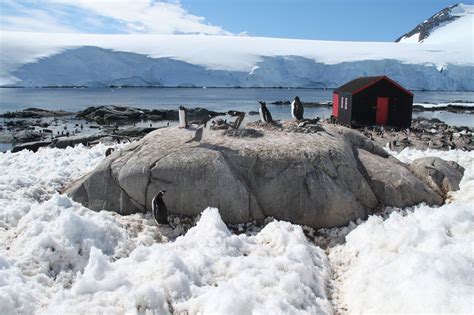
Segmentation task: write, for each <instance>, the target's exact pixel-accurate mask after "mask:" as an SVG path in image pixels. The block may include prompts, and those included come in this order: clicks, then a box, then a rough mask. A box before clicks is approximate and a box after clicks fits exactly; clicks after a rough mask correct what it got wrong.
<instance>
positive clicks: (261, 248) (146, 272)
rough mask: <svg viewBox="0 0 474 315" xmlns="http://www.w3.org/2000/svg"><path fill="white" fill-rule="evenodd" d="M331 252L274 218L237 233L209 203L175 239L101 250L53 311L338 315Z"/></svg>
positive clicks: (94, 252)
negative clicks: (330, 293) (118, 254)
mask: <svg viewBox="0 0 474 315" xmlns="http://www.w3.org/2000/svg"><path fill="white" fill-rule="evenodd" d="M324 257H325V255H324V253H323V252H322V251H321V250H320V249H318V248H316V247H314V246H312V245H310V244H309V243H308V242H307V240H306V238H305V236H304V234H303V232H302V229H301V228H300V227H298V226H295V225H291V224H290V223H286V222H273V223H270V224H268V225H267V226H266V227H265V228H264V229H263V230H262V231H261V232H260V233H258V234H257V235H256V236H246V235H245V234H241V235H239V236H237V235H234V234H231V233H230V232H229V230H228V229H227V227H226V225H225V224H224V223H223V221H222V219H221V218H220V216H219V213H218V210H217V209H214V208H208V209H206V210H205V211H204V212H203V213H202V216H201V219H200V220H199V221H198V223H197V224H196V226H195V227H193V228H192V229H190V230H189V231H188V233H187V234H186V235H184V236H182V237H179V238H178V239H177V240H176V241H175V242H173V243H163V244H153V245H152V246H148V247H147V246H139V247H137V248H136V249H135V250H134V251H133V252H132V253H131V254H130V256H129V257H126V258H123V259H119V260H116V261H113V262H112V261H110V259H109V257H108V255H107V254H105V253H103V252H102V251H101V250H100V249H93V250H92V251H91V255H90V259H89V263H88V265H87V266H86V268H85V270H84V272H83V273H82V274H80V275H78V277H77V280H76V282H75V283H74V284H73V285H72V288H71V290H68V291H66V292H64V293H63V294H58V295H57V296H56V297H55V298H54V299H53V302H52V303H51V304H50V305H49V307H48V308H47V309H46V312H47V313H50V312H53V313H61V312H65V311H68V310H71V309H74V310H75V311H77V312H80V313H85V312H107V313H111V312H113V313H116V312H120V313H121V312H147V311H148V312H150V311H153V312H157V313H160V314H163V313H168V312H172V311H174V312H177V313H180V312H185V313H187V314H198V313H205V314H230V313H234V314H250V313H256V314H264V313H277V314H278V313H288V312H290V313H313V314H314V313H319V314H321V313H331V312H332V309H331V306H330V303H329V301H328V300H327V296H326V290H325V287H326V279H327V278H328V274H327V272H328V266H327V262H326V260H325V258H324Z"/></svg>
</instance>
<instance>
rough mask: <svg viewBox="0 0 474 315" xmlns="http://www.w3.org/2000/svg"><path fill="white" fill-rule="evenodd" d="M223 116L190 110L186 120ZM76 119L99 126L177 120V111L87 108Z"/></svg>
mask: <svg viewBox="0 0 474 315" xmlns="http://www.w3.org/2000/svg"><path fill="white" fill-rule="evenodd" d="M219 115H225V113H219V112H214V111H210V110H207V109H205V108H200V107H196V108H191V109H188V119H189V120H196V121H207V120H209V117H216V116H219ZM77 117H78V118H82V119H86V120H88V121H95V122H97V123H99V124H108V123H119V122H132V121H138V120H142V119H143V120H154V121H156V120H178V109H165V110H158V109H153V110H149V109H142V108H135V107H124V106H115V105H109V106H98V107H87V108H86V109H84V110H83V111H80V112H78V113H77Z"/></svg>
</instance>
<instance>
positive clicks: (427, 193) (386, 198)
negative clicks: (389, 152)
mask: <svg viewBox="0 0 474 315" xmlns="http://www.w3.org/2000/svg"><path fill="white" fill-rule="evenodd" d="M358 152H359V158H360V160H361V162H362V164H363V165H364V167H365V169H366V170H367V173H368V175H369V177H370V179H371V181H370V182H371V187H372V190H373V192H374V193H375V195H376V196H377V199H378V200H379V201H380V202H381V203H382V204H383V205H385V206H390V207H399V208H403V207H407V206H411V205H415V204H418V203H421V202H426V203H428V204H430V205H441V204H442V203H443V201H444V200H443V198H442V197H441V196H440V195H438V194H437V193H436V192H435V191H433V190H432V189H431V188H430V186H428V185H426V184H425V183H424V182H422V181H421V180H420V179H419V178H418V177H416V176H413V175H414V174H412V173H411V172H410V169H409V168H408V167H407V166H406V165H405V164H403V163H401V162H399V161H398V160H397V159H395V158H393V157H389V158H385V159H384V158H382V157H380V156H377V155H374V154H370V153H369V152H367V151H364V150H358Z"/></svg>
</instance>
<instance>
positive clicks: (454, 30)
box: [399, 3, 474, 59]
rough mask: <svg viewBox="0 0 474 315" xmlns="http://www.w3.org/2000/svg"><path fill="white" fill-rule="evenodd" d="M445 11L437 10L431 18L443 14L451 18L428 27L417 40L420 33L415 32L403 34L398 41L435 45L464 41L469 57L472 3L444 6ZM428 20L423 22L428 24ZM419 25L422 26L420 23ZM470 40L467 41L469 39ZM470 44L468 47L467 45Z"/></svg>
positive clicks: (473, 23)
mask: <svg viewBox="0 0 474 315" xmlns="http://www.w3.org/2000/svg"><path fill="white" fill-rule="evenodd" d="M445 10H446V12H439V13H438V14H435V15H434V16H433V17H432V18H431V19H432V20H436V19H439V18H440V17H441V15H442V14H443V13H444V14H443V15H444V16H448V17H452V18H454V19H453V20H450V21H446V22H441V23H440V25H437V26H434V27H430V28H429V35H428V36H427V37H426V38H424V39H422V40H421V41H420V40H419V35H420V33H419V32H418V33H415V34H413V35H411V36H408V37H407V36H404V37H403V38H401V39H400V41H399V42H400V43H418V42H420V43H423V44H435V45H446V46H448V45H456V44H458V43H465V44H466V48H467V49H470V52H471V59H472V58H473V57H472V52H473V51H474V50H473V45H474V43H473V41H472V38H473V35H474V34H473V32H474V5H468V4H463V3H459V4H457V5H454V6H452V7H451V8H446V9H445ZM429 22H430V21H429V20H426V21H425V22H424V23H426V24H429ZM420 26H423V25H422V24H421V25H420ZM470 38H471V40H470V41H469V39H470ZM469 44H470V47H469Z"/></svg>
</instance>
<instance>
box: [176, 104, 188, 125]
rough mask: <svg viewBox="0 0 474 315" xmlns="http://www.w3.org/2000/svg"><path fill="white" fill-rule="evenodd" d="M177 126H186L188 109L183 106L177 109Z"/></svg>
mask: <svg viewBox="0 0 474 315" xmlns="http://www.w3.org/2000/svg"><path fill="white" fill-rule="evenodd" d="M178 116H179V128H188V127H189V124H188V110H187V109H186V107H184V106H180V107H179V110H178Z"/></svg>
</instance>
